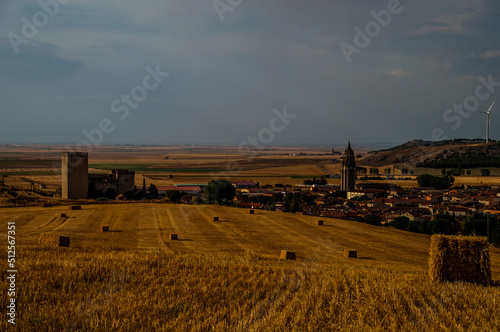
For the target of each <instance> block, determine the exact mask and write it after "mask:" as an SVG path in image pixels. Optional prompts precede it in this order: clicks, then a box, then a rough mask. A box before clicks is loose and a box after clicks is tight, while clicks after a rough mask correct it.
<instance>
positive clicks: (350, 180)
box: [340, 142, 356, 191]
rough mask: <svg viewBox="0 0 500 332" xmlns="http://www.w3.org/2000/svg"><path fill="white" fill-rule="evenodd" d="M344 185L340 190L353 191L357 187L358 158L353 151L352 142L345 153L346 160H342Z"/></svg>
mask: <svg viewBox="0 0 500 332" xmlns="http://www.w3.org/2000/svg"><path fill="white" fill-rule="evenodd" d="M341 175H342V185H341V186H340V190H342V191H352V190H354V186H355V185H356V157H355V156H354V151H353V150H352V149H351V142H349V145H348V146H347V149H346V150H345V153H344V160H342V172H341Z"/></svg>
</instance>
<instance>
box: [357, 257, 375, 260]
mask: <svg viewBox="0 0 500 332" xmlns="http://www.w3.org/2000/svg"><path fill="white" fill-rule="evenodd" d="M358 259H368V260H375V258H373V257H358Z"/></svg>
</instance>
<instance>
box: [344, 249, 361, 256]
mask: <svg viewBox="0 0 500 332" xmlns="http://www.w3.org/2000/svg"><path fill="white" fill-rule="evenodd" d="M344 257H345V258H358V252H357V251H356V250H353V249H344Z"/></svg>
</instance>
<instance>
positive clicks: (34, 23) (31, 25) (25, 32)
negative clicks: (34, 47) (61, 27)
mask: <svg viewBox="0 0 500 332" xmlns="http://www.w3.org/2000/svg"><path fill="white" fill-rule="evenodd" d="M70 1H71V0H47V1H45V2H44V1H42V0H40V1H38V6H40V8H41V10H39V11H37V12H36V13H35V14H33V16H32V18H31V20H30V19H28V18H27V17H26V16H23V17H21V21H22V22H23V25H22V27H21V35H19V34H16V33H14V32H9V33H8V34H7V38H9V41H10V44H11V45H12V49H13V50H14V53H16V54H17V53H19V46H21V45H22V44H28V42H29V41H30V40H31V39H33V38H35V37H36V36H37V35H38V32H39V29H41V28H43V27H45V26H46V25H47V24H49V21H50V19H51V18H54V17H55V16H56V15H57V14H59V12H60V10H61V6H60V5H67V4H68V3H69V2H70Z"/></svg>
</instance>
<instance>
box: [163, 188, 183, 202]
mask: <svg viewBox="0 0 500 332" xmlns="http://www.w3.org/2000/svg"><path fill="white" fill-rule="evenodd" d="M165 195H166V196H167V198H168V200H169V201H170V202H177V201H178V200H180V199H181V197H182V193H181V192H180V191H179V190H167V192H166V193H165Z"/></svg>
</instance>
